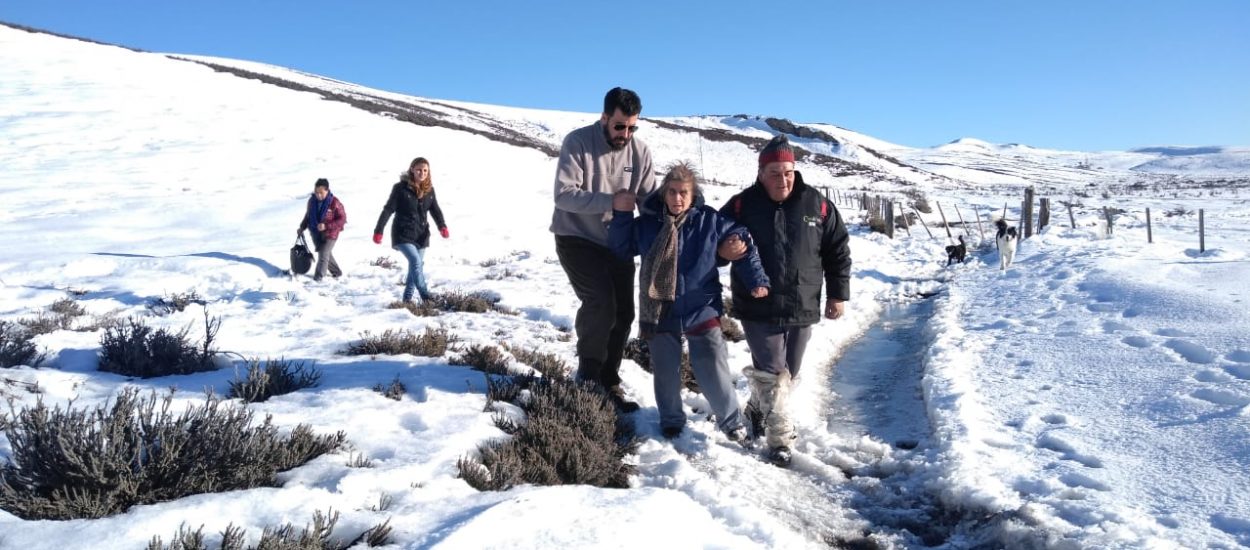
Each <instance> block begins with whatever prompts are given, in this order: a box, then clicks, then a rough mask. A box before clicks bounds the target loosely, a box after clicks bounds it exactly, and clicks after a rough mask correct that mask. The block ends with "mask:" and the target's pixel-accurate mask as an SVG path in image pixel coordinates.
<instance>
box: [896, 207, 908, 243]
mask: <svg viewBox="0 0 1250 550" xmlns="http://www.w3.org/2000/svg"><path fill="white" fill-rule="evenodd" d="M898 213H899V215H900V216H902V217H903V229H905V230H907V236H908V237H910V236H911V223H909V222H908V221H907V211H906V210H904V209H903V203H902V202H899V203H898Z"/></svg>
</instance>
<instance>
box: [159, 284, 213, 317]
mask: <svg viewBox="0 0 1250 550" xmlns="http://www.w3.org/2000/svg"><path fill="white" fill-rule="evenodd" d="M207 303H208V301H206V300H205V299H204V298H203V297H202V296H200V293H199V292H196V291H195V289H191V290H188V291H186V292H182V293H179V294H166V295H165V296H163V297H161V298H157V299H155V300H153V301H151V302H150V303H148V309H150V310H152V312H153V313H156V314H157V315H168V314H170V313H173V312H175V311H183V310H185V309H187V306H189V305H191V304H200V305H205V304H207Z"/></svg>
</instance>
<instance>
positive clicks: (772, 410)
mask: <svg viewBox="0 0 1250 550" xmlns="http://www.w3.org/2000/svg"><path fill="white" fill-rule="evenodd" d="M742 372H743V373H744V374H746V375H747V380H749V381H750V383H751V401H752V402H753V403H754V404H755V405H756V406H757V407H758V410H759V412H760V414H762V415H763V416H764V426H765V429H766V432H767V437H766V439H765V444H767V445H768V447H769V448H770V449H777V448H780V447H785V448H786V449H787V451H788V450H789V447H790V446H791V445H792V444H793V443H794V440H795V439H796V436H795V433H794V426H793V425H792V424H791V423H790V412H789V401H790V371H788V370H787V371H782V372H781V374H780V375H778V374H773V373H771V372H767V371H762V370H756V369H755V368H753V367H747V368H745V369H743V370H742Z"/></svg>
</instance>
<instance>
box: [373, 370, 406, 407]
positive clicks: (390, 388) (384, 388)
mask: <svg viewBox="0 0 1250 550" xmlns="http://www.w3.org/2000/svg"><path fill="white" fill-rule="evenodd" d="M373 391H375V392H378V393H380V394H382V396H383V397H385V398H387V399H394V400H395V401H399V400H400V399H401V398H403V396H404V395H405V394H407V393H408V387H407V386H405V385H404V383H403V382H400V381H399V375H395V379H394V380H391V383H390V384H385V385H384V384H382V383H381V382H378V383H377V384H375V385H374V386H373Z"/></svg>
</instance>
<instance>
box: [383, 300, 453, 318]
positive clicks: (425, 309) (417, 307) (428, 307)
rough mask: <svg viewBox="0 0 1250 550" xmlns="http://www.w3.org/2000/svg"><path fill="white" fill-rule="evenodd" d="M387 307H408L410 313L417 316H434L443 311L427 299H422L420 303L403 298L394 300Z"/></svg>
mask: <svg viewBox="0 0 1250 550" xmlns="http://www.w3.org/2000/svg"><path fill="white" fill-rule="evenodd" d="M386 308H387V309H406V310H408V313H411V314H413V315H416V316H417V317H434V316H436V315H438V314H439V313H441V312H442V310H440V309H438V308H437V307H435V306H434V305H433V304H431V303H430V302H426V301H422V302H421V303H419V304H418V303H415V302H405V301H402V300H395V301H394V302H391V303H389V304H387V305H386Z"/></svg>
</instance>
